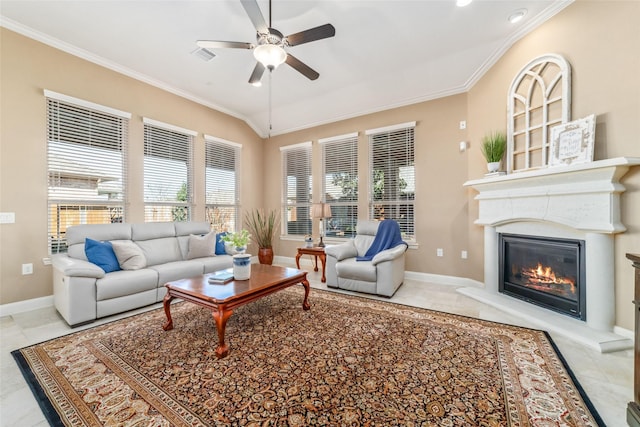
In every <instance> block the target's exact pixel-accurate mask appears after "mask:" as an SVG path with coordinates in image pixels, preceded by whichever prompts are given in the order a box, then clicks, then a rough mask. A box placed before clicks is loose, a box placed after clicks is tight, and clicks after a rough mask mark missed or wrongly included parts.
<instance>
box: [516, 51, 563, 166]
mask: <svg viewBox="0 0 640 427" xmlns="http://www.w3.org/2000/svg"><path fill="white" fill-rule="evenodd" d="M570 120H571V66H570V64H569V62H567V60H566V59H564V58H563V57H562V56H560V55H556V54H547V55H542V56H540V57H538V58H536V59H534V60H532V61H531V62H529V63H528V64H527V65H526V66H525V67H524V68H523V69H522V70H521V71H520V73H518V75H517V76H516V77H515V79H514V80H513V82H512V83H511V87H510V88H509V95H508V99H507V171H508V172H509V173H511V172H518V171H524V170H528V169H536V168H540V167H546V166H547V164H548V162H549V144H550V142H551V138H550V134H551V132H550V130H551V128H552V127H553V126H557V125H559V124H562V123H567V122H569V121H570Z"/></svg>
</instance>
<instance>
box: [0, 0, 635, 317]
mask: <svg viewBox="0 0 640 427" xmlns="http://www.w3.org/2000/svg"><path fill="white" fill-rule="evenodd" d="M639 20H640V2H635V1H629V2H626V1H623V2H614V1H586V0H578V1H577V2H576V3H574V4H572V5H571V6H569V7H568V8H566V9H565V10H563V11H562V12H560V13H559V14H558V15H557V16H555V17H553V18H552V19H551V20H549V21H548V22H547V23H545V24H543V25H542V26H540V27H539V28H538V29H536V30H535V31H533V32H532V33H531V34H529V35H527V36H526V37H525V38H523V39H522V40H520V41H519V42H517V43H516V44H515V45H514V46H513V47H512V48H511V49H509V50H508V51H507V52H506V54H505V55H504V56H503V57H502V58H501V59H500V60H499V61H498V62H497V63H496V64H495V65H494V66H493V67H492V68H491V69H490V70H489V71H488V72H487V73H486V74H485V75H484V76H483V77H482V78H481V79H480V81H478V82H477V83H476V84H475V85H474V87H473V88H472V89H471V90H470V91H469V92H468V93H467V94H461V95H456V96H451V97H447V98H442V99H439V100H435V101H430V102H425V103H420V104H416V105H412V106H407V107H402V108H397V109H393V110H389V111H385V112H381V113H376V114H370V115H366V116H362V117H358V118H353V119H349V120H344V121H340V122H336V123H332V124H328V125H324V126H319V127H315V128H312V129H307V130H302V131H299V132H295V133H291V134H287V135H280V136H276V137H273V138H271V139H268V140H266V141H264V142H263V143H260V139H259V138H258V137H256V135H255V134H254V133H253V132H252V131H251V130H250V129H249V128H248V127H247V126H246V125H245V124H244V123H242V122H240V121H238V120H236V119H234V118H232V117H229V116H226V115H224V114H222V113H218V112H215V111H212V110H210V109H207V108H205V107H202V106H198V105H196V104H194V103H192V102H189V101H186V100H184V99H181V98H179V97H176V96H174V95H171V94H168V93H166V92H163V91H161V90H158V89H155V88H153V87H150V86H147V85H144V84H142V83H140V82H136V81H134V80H131V79H128V78H126V77H123V76H120V75H118V74H116V73H113V72H110V71H107V70H105V69H102V68H100V67H97V66H95V65H93V64H90V63H87V62H85V61H82V60H80V59H77V58H74V57H72V56H69V55H66V54H63V53H61V52H59V51H56V50H54V49H51V48H48V47H45V46H43V45H40V44H38V43H36V42H33V41H30V40H28V39H24V38H22V37H20V36H18V35H16V34H14V33H11V32H9V31H6V30H3V32H2V46H1V48H2V57H1V58H0V59H1V66H2V69H1V71H2V76H1V78H2V80H1V83H2V103H1V104H0V105H1V107H2V114H1V120H2V123H1V124H2V130H1V131H0V132H1V133H0V136H1V137H2V147H1V151H0V153H1V156H2V157H1V159H0V162H1V163H0V165H1V169H2V171H1V172H0V179H1V180H2V181H1V182H0V191H1V193H0V195H1V198H0V210H1V211H2V212H7V211H9V212H16V217H17V222H16V224H12V225H2V226H0V227H1V228H0V232H1V233H2V234H1V236H0V258H1V266H2V272H1V273H0V280H2V283H1V284H0V303H2V304H5V303H9V302H13V301H20V300H26V299H29V298H35V297H39V296H46V295H50V294H51V285H50V270H49V267H44V266H42V264H41V262H40V259H41V258H42V257H43V256H46V239H45V236H46V191H47V188H46V173H45V171H46V161H45V144H46V142H45V137H44V129H45V123H44V114H45V107H44V100H43V97H42V89H44V88H46V89H50V90H54V91H57V92H61V93H65V94H67V95H71V96H75V97H78V98H83V99H87V100H89V101H93V102H97V103H99V104H103V105H107V106H110V107H114V108H118V109H121V110H125V111H130V112H132V113H133V114H134V117H133V119H132V125H131V132H130V133H131V138H132V140H133V139H135V140H136V141H141V135H142V126H141V124H140V122H141V116H148V117H151V118H153V119H157V120H162V121H166V122H169V123H172V124H175V125H177V126H182V127H186V128H189V129H194V130H197V131H199V132H201V133H208V134H211V135H216V136H219V137H222V138H225V139H229V140H232V141H237V142H241V143H243V144H245V148H244V149H243V165H244V168H243V174H242V186H243V193H242V194H243V195H244V196H245V197H244V200H243V206H245V207H254V206H265V207H268V208H279V207H280V201H281V193H280V191H281V190H280V180H281V162H280V151H279V147H281V146H284V145H289V144H295V143H299V142H303V141H313V154H314V160H313V173H314V178H315V179H314V182H315V185H316V186H317V187H315V188H314V200H319V198H320V197H319V190H320V188H319V182H320V180H319V174H320V167H321V165H320V153H321V151H320V147H319V144H318V143H317V140H318V139H319V138H324V137H330V136H335V135H341V134H345V133H350V132H355V131H358V132H360V137H359V150H360V160H359V169H360V171H361V181H360V185H361V187H360V191H361V192H363V191H366V190H365V189H366V188H367V177H366V172H365V171H366V168H367V157H366V156H367V142H366V137H365V136H364V132H363V131H364V130H366V129H371V128H377V127H381V126H387V125H392V124H397V123H404V122H407V121H416V122H417V126H416V164H417V168H416V169H417V171H416V174H417V177H416V178H417V183H416V203H417V205H416V216H417V218H418V223H417V230H416V236H417V241H418V246H417V247H416V248H413V249H411V250H410V251H409V252H408V256H407V270H410V271H416V272H424V273H433V274H443V275H452V276H459V277H468V278H472V279H476V280H482V279H483V258H484V255H483V253H482V250H483V249H482V248H483V233H482V228H481V227H479V226H476V225H475V224H473V222H474V220H475V219H476V218H477V203H476V202H475V200H474V199H473V197H474V196H475V193H474V192H473V190H470V189H465V188H463V187H462V184H463V183H464V182H465V181H466V180H468V179H476V178H480V177H482V176H483V174H484V173H485V170H486V169H485V162H484V160H483V159H482V156H481V155H480V153H479V150H478V146H479V141H480V139H481V137H482V136H483V135H484V134H485V133H486V132H488V131H491V130H497V129H503V130H504V129H506V96H507V91H508V87H509V84H510V83H511V80H512V79H513V77H514V76H515V75H516V74H517V73H518V71H519V70H520V69H521V68H522V67H523V66H524V65H525V64H526V63H527V62H529V61H530V60H531V59H533V58H534V57H536V56H539V55H541V54H544V53H559V54H561V55H564V56H565V57H566V58H567V59H568V60H569V62H570V63H571V65H572V67H573V75H572V77H573V85H572V91H573V108H572V115H573V117H574V118H580V117H584V116H587V115H589V114H591V113H595V114H596V116H597V132H596V134H597V135H596V150H595V151H596V154H595V157H596V159H604V158H611V157H618V156H634V157H640V141H639V139H640V138H639V135H640V83H639V82H638V78H639V76H640V55H638V52H639V51H640V30H639V29H638V28H639V27H638V25H637V22H639ZM25 52H28V54H26V53H25ZM98 84H99V85H98ZM460 120H466V121H467V123H468V128H467V130H466V131H461V130H459V129H458V123H459V121H460ZM463 140H467V141H469V142H470V149H469V150H468V151H467V152H466V153H460V152H459V150H458V143H459V142H460V141H463ZM201 143H202V139H201V137H199V144H201ZM132 150H133V151H134V153H133V155H132V157H133V158H134V161H139V159H141V157H142V148H141V144H140V143H139V142H138V143H137V145H135V144H134V146H133V147H132ZM136 156H137V157H136ZM198 157H199V158H200V161H202V157H203V154H202V150H200V154H198ZM136 158H137V160H135V159H136ZM131 172H132V173H133V177H135V178H134V181H133V182H132V184H134V187H135V188H134V192H133V193H132V196H133V197H132V206H131V211H132V212H133V213H134V215H132V216H131V217H130V218H129V219H130V220H132V221H135V220H141V219H142V205H141V203H140V202H139V200H141V196H142V186H141V178H140V176H139V171H137V170H132V171H131ZM136 173H137V174H138V176H136V175H135V174H136ZM363 175H364V176H363ZM15 182H21V185H14V183H15ZM623 183H624V185H625V186H626V188H627V191H626V192H625V193H624V194H623V196H622V210H623V212H622V215H623V216H622V220H623V223H624V224H625V225H626V226H627V228H628V231H627V232H626V233H624V234H621V235H617V236H616V239H615V250H616V265H615V271H616V282H615V286H616V306H617V313H618V315H617V319H616V324H617V325H619V326H621V327H623V328H627V329H633V328H634V324H633V306H632V305H631V300H632V299H633V295H632V293H633V287H632V271H631V270H632V269H631V266H630V263H629V262H628V261H627V260H626V259H625V257H624V256H625V253H627V252H635V253H640V168H635V169H634V170H632V171H631V172H630V173H628V174H627V175H626V176H625V177H624V179H623ZM202 185H203V184H202V181H200V183H198V182H196V191H198V192H199V193H200V194H201V193H202V189H203V187H202ZM197 212H199V213H198V215H199V216H200V218H202V215H203V213H202V212H203V208H202V202H201V201H200V202H199V205H198V210H197ZM360 212H361V214H362V215H363V216H366V202H365V203H364V204H363V205H361V206H360ZM315 234H316V235H317V225H316V231H315ZM300 243H301V242H300V241H298V240H296V241H287V240H282V241H279V242H278V243H277V246H276V248H275V249H276V254H277V255H279V256H286V257H292V256H294V254H295V248H296V247H297V246H299V245H300ZM436 248H443V249H444V254H445V256H444V257H442V258H439V257H436V255H435V254H436ZM461 250H467V251H468V253H469V259H468V260H462V259H461V258H460V251H461ZM23 262H34V265H35V266H36V271H35V274H34V275H33V276H21V275H20V271H19V270H20V264H21V263H23ZM603 285H606V284H603Z"/></svg>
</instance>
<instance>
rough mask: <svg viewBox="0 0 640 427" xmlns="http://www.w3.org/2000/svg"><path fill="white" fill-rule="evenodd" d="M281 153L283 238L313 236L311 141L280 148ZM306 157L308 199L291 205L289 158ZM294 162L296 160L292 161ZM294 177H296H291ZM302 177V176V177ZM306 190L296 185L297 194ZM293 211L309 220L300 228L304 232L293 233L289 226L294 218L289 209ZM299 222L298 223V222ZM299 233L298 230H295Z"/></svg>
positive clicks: (296, 215)
mask: <svg viewBox="0 0 640 427" xmlns="http://www.w3.org/2000/svg"><path fill="white" fill-rule="evenodd" d="M280 153H281V161H282V167H281V171H282V181H281V198H282V200H281V206H282V218H281V224H282V236H283V237H297V236H305V235H310V234H312V231H313V227H312V221H311V204H312V200H313V173H312V172H313V171H312V162H313V156H312V154H313V153H312V144H311V141H307V142H302V143H299V144H293V145H287V146H284V147H280ZM294 153H295V154H296V155H297V156H302V157H306V159H302V158H301V159H302V160H304V161H305V162H306V163H307V166H308V168H307V171H308V175H307V177H308V198H307V199H306V200H305V201H303V202H296V203H293V204H289V195H288V192H289V191H288V190H289V185H288V179H287V178H288V176H289V175H288V172H289V171H288V167H287V165H288V164H289V156H290V155H294ZM291 160H292V161H293V160H294V159H291ZM291 176H294V175H291ZM300 176H302V175H300ZM302 191H305V192H306V190H304V189H300V188H297V183H296V194H301V192H302ZM290 208H291V209H292V212H294V211H295V214H294V216H295V217H296V218H297V217H298V215H300V216H301V217H302V218H303V220H304V218H305V217H307V218H308V221H307V225H304V224H302V226H301V227H300V228H302V232H296V233H291V232H290V226H289V223H290V221H289V217H290V216H292V215H290V214H289V209H290ZM296 222H297V221H296ZM295 231H298V230H295Z"/></svg>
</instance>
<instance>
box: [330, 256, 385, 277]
mask: <svg viewBox="0 0 640 427" xmlns="http://www.w3.org/2000/svg"><path fill="white" fill-rule="evenodd" d="M336 272H337V273H338V277H339V278H344V279H353V280H362V281H366V282H375V281H376V280H377V274H376V266H375V265H373V264H372V263H371V261H356V259H355V258H349V259H345V260H343V261H340V262H339V263H337V264H336Z"/></svg>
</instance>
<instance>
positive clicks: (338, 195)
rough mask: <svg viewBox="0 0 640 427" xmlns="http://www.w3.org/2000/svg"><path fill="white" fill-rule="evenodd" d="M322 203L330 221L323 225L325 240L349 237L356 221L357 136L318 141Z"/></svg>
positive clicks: (354, 228)
mask: <svg viewBox="0 0 640 427" xmlns="http://www.w3.org/2000/svg"><path fill="white" fill-rule="evenodd" d="M319 142H320V144H321V145H322V176H323V182H322V195H323V200H322V201H323V202H325V203H328V204H329V205H330V206H331V219H329V220H327V221H322V222H321V223H322V224H323V225H324V227H325V230H323V232H324V236H327V237H352V236H354V235H355V231H356V223H357V221H358V134H357V133H353V134H348V135H342V136H337V137H333V138H326V139H321V140H320V141H319Z"/></svg>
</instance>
